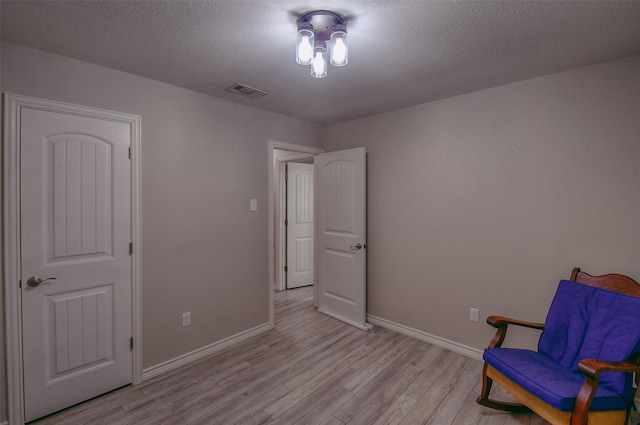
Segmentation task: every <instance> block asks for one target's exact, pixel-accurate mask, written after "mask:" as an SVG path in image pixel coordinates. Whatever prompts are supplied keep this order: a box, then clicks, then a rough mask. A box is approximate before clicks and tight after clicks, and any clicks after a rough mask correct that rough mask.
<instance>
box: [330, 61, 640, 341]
mask: <svg viewBox="0 0 640 425" xmlns="http://www.w3.org/2000/svg"><path fill="white" fill-rule="evenodd" d="M356 146H366V148H367V150H368V229H369V234H368V264H369V265H368V276H369V277H368V279H369V280H368V312H369V313H370V314H373V315H375V316H377V317H381V318H383V319H387V320H390V321H392V322H395V323H399V324H401V325H404V326H408V327H411V328H414V329H417V330H420V331H422V332H426V333H429V334H433V335H437V336H439V337H442V338H446V339H448V340H451V341H455V342H457V343H460V344H463V345H466V346H470V347H473V348H478V349H480V348H484V347H485V346H486V344H487V343H488V342H489V339H490V336H491V335H492V331H491V329H492V328H490V327H489V326H488V325H486V324H485V323H484V319H485V318H486V316H487V315H490V314H497V315H504V316H511V317H516V318H521V319H523V320H530V321H544V318H545V314H546V311H547V308H548V305H549V302H550V300H551V299H552V297H553V294H554V292H555V287H556V286H557V283H558V281H559V280H560V279H563V278H568V277H569V273H570V271H571V269H572V267H574V266H580V267H582V268H583V270H585V271H587V272H591V273H595V274H601V273H608V272H618V273H624V274H628V275H630V276H632V277H634V278H635V279H637V280H640V261H639V260H640V57H639V56H635V57H630V58H626V59H623V60H619V61H613V62H608V63H603V64H599V65H596V66H591V67H586V68H581V69H577V70H573V71H568V72H563V73H559V74H554V75H549V76H545V77H541V78H536V79H531V80H527V81H522V82H518V83H514V84H509V85H505V86H500V87H496V88H492V89H488V90H482V91H478V92H474V93H470V94H466V95H462V96H457V97H454V98H449V99H445V100H442V101H437V102H432V103H429V104H424V105H420V106H416V107H412V108H408V109H403V110H398V111H395V112H390V113H386V114H381V115H377V116H372V117H368V118H363V119H358V120H354V121H350V122H345V123H341V124H337V125H332V126H329V127H328V128H327V129H326V132H325V142H324V147H325V149H326V150H327V151H332V150H338V149H345V148H350V147H356ZM470 307H476V308H479V309H480V323H473V322H470V321H469V308H470ZM535 336H536V337H537V335H535ZM512 342H516V343H524V344H525V345H533V342H534V339H533V336H532V335H528V334H527V331H524V332H522V337H521V338H516V339H515V340H513V341H512Z"/></svg>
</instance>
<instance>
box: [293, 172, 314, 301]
mask: <svg viewBox="0 0 640 425" xmlns="http://www.w3.org/2000/svg"><path fill="white" fill-rule="evenodd" d="M313 174H314V166H313V164H295V163H289V164H287V175H288V178H287V221H288V224H287V268H288V270H287V289H292V288H298V287H300V286H309V285H313V275H314V274H313V245H314V237H313V225H314V217H313V216H314V212H313V210H314V201H313V200H314V195H313Z"/></svg>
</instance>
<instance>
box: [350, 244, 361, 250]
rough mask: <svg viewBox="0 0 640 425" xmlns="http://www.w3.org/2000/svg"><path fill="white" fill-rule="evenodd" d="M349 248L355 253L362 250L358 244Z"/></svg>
mask: <svg viewBox="0 0 640 425" xmlns="http://www.w3.org/2000/svg"><path fill="white" fill-rule="evenodd" d="M349 248H351V250H352V251H357V250H359V249H362V244H361V243H358V244H357V245H351V246H350V247H349Z"/></svg>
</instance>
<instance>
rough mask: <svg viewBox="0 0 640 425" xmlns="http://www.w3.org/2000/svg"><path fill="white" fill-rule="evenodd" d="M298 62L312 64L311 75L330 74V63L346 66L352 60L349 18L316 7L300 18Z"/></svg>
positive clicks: (323, 75) (297, 48)
mask: <svg viewBox="0 0 640 425" xmlns="http://www.w3.org/2000/svg"><path fill="white" fill-rule="evenodd" d="M296 62H298V63H299V64H300V65H311V76H312V77H315V78H324V77H326V76H327V64H328V63H329V62H330V63H331V65H333V66H345V65H346V64H347V63H348V62H349V48H348V46H347V21H346V20H345V19H344V18H343V17H342V16H340V15H338V14H337V13H335V12H330V11H328V10H314V11H311V12H307V13H305V14H303V15H302V16H301V17H300V18H299V19H298V35H297V42H296Z"/></svg>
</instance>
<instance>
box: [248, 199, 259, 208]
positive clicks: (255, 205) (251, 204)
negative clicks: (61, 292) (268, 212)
mask: <svg viewBox="0 0 640 425" xmlns="http://www.w3.org/2000/svg"><path fill="white" fill-rule="evenodd" d="M249 209H250V210H251V211H258V200H257V199H250V200H249Z"/></svg>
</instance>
